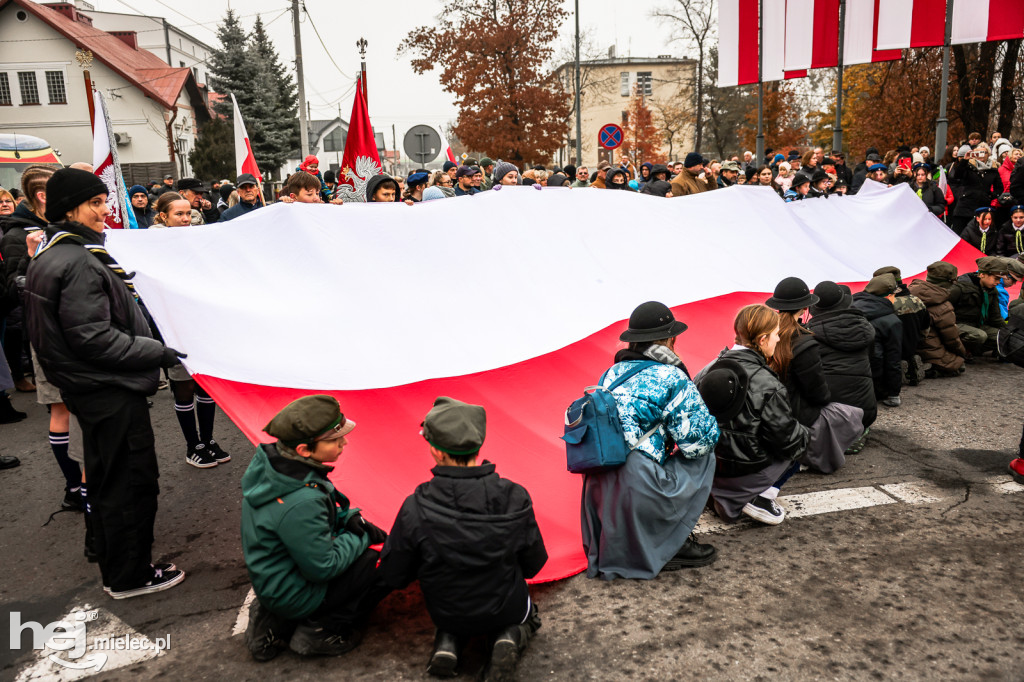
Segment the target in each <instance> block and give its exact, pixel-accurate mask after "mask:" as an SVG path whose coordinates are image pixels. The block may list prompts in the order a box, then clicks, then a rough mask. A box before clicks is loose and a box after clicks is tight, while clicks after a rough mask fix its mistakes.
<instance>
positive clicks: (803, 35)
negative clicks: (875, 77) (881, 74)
mask: <svg viewBox="0 0 1024 682" xmlns="http://www.w3.org/2000/svg"><path fill="white" fill-rule="evenodd" d="M785 3H786V56H785V59H784V62H783V66H784V68H785V69H786V70H787V71H798V70H802V71H804V73H806V70H807V69H825V68H830V67H834V66H838V64H839V0H785ZM877 3H878V0H852V1H850V2H847V3H846V21H845V24H846V26H845V29H844V31H843V64H844V65H849V64H866V63H870V62H883V61H890V60H894V59H900V58H901V57H902V56H903V54H902V52H900V51H899V50H886V51H880V50H878V49H877V42H876V40H877V39H876V36H877V33H878V27H879V25H880V23H879V19H878V11H877Z"/></svg>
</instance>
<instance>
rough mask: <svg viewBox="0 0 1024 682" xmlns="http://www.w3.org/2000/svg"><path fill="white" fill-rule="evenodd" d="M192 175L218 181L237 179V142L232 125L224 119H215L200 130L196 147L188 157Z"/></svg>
mask: <svg viewBox="0 0 1024 682" xmlns="http://www.w3.org/2000/svg"><path fill="white" fill-rule="evenodd" d="M188 162H189V164H191V165H192V173H193V174H194V175H195V177H197V178H205V179H207V180H210V181H212V180H216V179H219V178H228V179H229V180H234V179H235V140H234V135H233V133H232V130H231V125H229V124H228V122H227V121H225V120H224V119H222V118H214V119H212V120H210V121H207V122H206V123H205V124H203V127H202V128H200V129H199V139H198V140H196V147H195V149H193V150H192V151H191V152H189V155H188Z"/></svg>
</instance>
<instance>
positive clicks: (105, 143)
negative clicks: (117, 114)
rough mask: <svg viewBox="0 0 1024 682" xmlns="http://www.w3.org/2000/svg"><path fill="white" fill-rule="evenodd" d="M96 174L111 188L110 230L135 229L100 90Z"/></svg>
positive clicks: (95, 101) (95, 104) (96, 108)
mask: <svg viewBox="0 0 1024 682" xmlns="http://www.w3.org/2000/svg"><path fill="white" fill-rule="evenodd" d="M92 101H93V121H92V172H93V173H94V174H95V175H96V177H98V178H99V179H100V180H102V181H103V184H104V185H106V186H107V207H108V208H109V209H110V213H109V214H108V215H107V219H106V224H107V227H108V228H112V229H115V230H120V229H124V228H127V227H131V225H132V224H133V223H134V218H135V216H134V214H130V211H128V202H127V201H126V199H127V191H126V190H125V186H124V180H123V179H122V178H121V162H120V159H118V157H117V144H115V139H114V132H113V130H111V127H110V117H109V116H108V115H107V105H106V103H104V101H103V95H101V94H100V93H99V91H98V90H94V91H93V93H92Z"/></svg>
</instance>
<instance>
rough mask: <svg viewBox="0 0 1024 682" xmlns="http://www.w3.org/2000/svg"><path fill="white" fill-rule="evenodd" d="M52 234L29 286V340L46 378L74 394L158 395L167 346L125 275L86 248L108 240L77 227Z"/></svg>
mask: <svg viewBox="0 0 1024 682" xmlns="http://www.w3.org/2000/svg"><path fill="white" fill-rule="evenodd" d="M46 232H47V239H48V242H47V244H46V246H45V247H44V248H43V249H41V250H40V251H39V252H37V253H36V256H35V258H33V259H32V262H31V264H30V265H29V268H28V279H27V280H26V283H25V317H26V321H27V329H28V336H29V340H30V341H31V342H32V347H33V348H35V350H36V353H37V355H38V357H39V364H40V365H42V367H43V371H44V372H45V373H46V378H47V379H48V380H49V381H50V382H51V383H52V384H53V385H54V386H56V387H57V388H59V389H61V390H62V391H66V392H69V393H82V392H88V391H95V390H97V389H102V388H107V387H111V386H114V387H118V388H123V389H127V390H129V391H136V392H139V393H145V394H146V395H152V394H153V393H155V392H156V386H157V381H158V379H159V367H160V360H161V356H162V355H163V350H164V345H163V344H162V343H160V342H159V341H157V340H155V339H154V338H153V337H152V335H151V334H150V331H149V325H148V324H146V319H145V317H144V316H143V314H142V310H141V309H140V308H139V305H138V303H136V302H135V297H134V296H132V293H131V291H129V290H128V287H127V286H126V285H125V283H124V282H123V281H122V280H121V278H119V277H118V276H117V275H116V274H115V273H114V272H113V271H112V270H111V269H110V267H108V266H107V265H104V264H103V263H102V262H100V260H99V259H98V258H97V257H96V256H94V255H93V254H91V253H90V252H89V251H88V250H87V249H86V248H85V245H86V244H97V243H102V242H103V235H102V234H97V233H96V232H93V231H92V230H90V229H89V228H87V227H85V226H84V225H80V224H78V223H70V222H62V223H58V224H56V225H50V226H49V227H48V228H47V230H46Z"/></svg>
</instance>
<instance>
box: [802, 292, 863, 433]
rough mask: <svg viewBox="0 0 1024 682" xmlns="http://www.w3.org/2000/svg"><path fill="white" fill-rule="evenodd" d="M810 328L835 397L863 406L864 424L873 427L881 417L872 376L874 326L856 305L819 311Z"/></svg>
mask: <svg viewBox="0 0 1024 682" xmlns="http://www.w3.org/2000/svg"><path fill="white" fill-rule="evenodd" d="M812 312H813V310H812ZM807 327H808V329H810V330H811V332H813V333H814V338H815V339H816V340H817V342H818V351H819V353H820V354H821V366H822V368H823V369H824V371H825V381H826V382H827V383H828V388H829V391H830V392H831V393H832V400H834V401H835V402H837V403H842V404H844V405H853V406H854V407H859V408H861V409H862V410H864V418H863V424H864V426H866V427H867V426H871V424H872V422H874V421H875V417H876V416H878V403H877V401H876V399H875V386H874V382H873V381H872V378H871V377H872V374H871V351H872V348H873V347H874V343H875V328H874V327H873V326H872V325H871V323H870V322H868V320H867V318H866V317H864V313H862V312H861V311H860V310H857V309H856V308H845V309H842V310H829V311H826V312H823V313H816V314H815V315H814V317H812V318H811V321H810V322H809V323H808V325H807Z"/></svg>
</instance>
